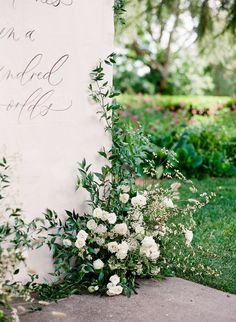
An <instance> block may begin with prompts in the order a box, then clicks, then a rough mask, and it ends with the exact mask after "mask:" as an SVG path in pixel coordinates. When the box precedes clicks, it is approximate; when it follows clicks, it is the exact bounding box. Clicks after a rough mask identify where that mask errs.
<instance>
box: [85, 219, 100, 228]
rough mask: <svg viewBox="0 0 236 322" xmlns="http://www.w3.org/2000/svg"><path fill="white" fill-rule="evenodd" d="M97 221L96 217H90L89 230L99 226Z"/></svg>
mask: <svg viewBox="0 0 236 322" xmlns="http://www.w3.org/2000/svg"><path fill="white" fill-rule="evenodd" d="M97 226H98V225H97V223H96V221H95V220H94V219H90V220H89V221H88V222H87V228H88V229H89V230H95V229H96V228H97Z"/></svg>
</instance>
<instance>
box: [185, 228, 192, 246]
mask: <svg viewBox="0 0 236 322" xmlns="http://www.w3.org/2000/svg"><path fill="white" fill-rule="evenodd" d="M185 239H186V245H187V246H190V245H191V242H192V240H193V232H192V230H186V231H185Z"/></svg>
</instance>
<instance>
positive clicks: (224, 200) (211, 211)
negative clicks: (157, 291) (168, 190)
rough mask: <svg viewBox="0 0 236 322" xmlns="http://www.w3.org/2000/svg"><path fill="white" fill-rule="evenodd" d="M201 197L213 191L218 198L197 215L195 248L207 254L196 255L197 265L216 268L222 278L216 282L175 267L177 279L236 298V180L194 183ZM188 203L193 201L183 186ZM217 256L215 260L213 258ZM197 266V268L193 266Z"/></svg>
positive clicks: (213, 279) (195, 216)
mask: <svg viewBox="0 0 236 322" xmlns="http://www.w3.org/2000/svg"><path fill="white" fill-rule="evenodd" d="M194 183H195V184H196V185H197V186H198V190H199V193H203V192H205V191H209V190H211V191H213V192H215V193H216V198H215V199H214V200H213V201H212V202H211V203H210V204H208V205H207V206H206V207H205V208H203V209H201V210H199V211H197V212H196V213H195V215H194V219H195V221H196V227H195V231H194V232H195V237H196V238H195V240H194V245H196V244H197V245H199V246H200V247H202V248H204V249H206V250H207V252H206V253H205V254H200V253H199V254H196V256H195V258H194V262H195V263H196V264H197V263H199V262H204V263H205V264H207V265H211V266H213V267H214V268H215V269H217V270H218V271H219V272H221V274H220V275H219V276H216V277H215V278H211V277H209V276H204V277H203V276H198V275H197V274H195V273H194V272H192V271H191V269H188V270H187V271H183V270H182V269H181V268H177V267H175V271H176V272H177V276H179V277H182V278H185V279H189V280H191V281H195V282H198V283H201V284H205V285H208V286H211V287H214V288H218V289H220V290H222V291H225V292H231V293H235V294H236V278H235V277H236V256H235V247H236V243H235V234H236V213H235V210H236V199H235V195H236V179H235V178H232V179H227V180H225V178H217V179H214V178H213V179H212V178H207V179H204V180H201V181H197V180H194ZM181 195H182V197H183V198H184V199H187V198H192V195H191V194H190V192H189V189H188V187H187V186H184V185H183V186H182V188H181ZM212 253H214V254H215V255H214V256H212V255H211V254H212ZM193 266H194V265H193Z"/></svg>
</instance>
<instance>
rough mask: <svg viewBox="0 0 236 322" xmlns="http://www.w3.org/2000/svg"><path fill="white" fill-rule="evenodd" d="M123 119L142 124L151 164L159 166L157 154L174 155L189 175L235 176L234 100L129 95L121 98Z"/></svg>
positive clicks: (225, 98) (235, 132)
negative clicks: (148, 145) (169, 150)
mask: <svg viewBox="0 0 236 322" xmlns="http://www.w3.org/2000/svg"><path fill="white" fill-rule="evenodd" d="M121 101H123V102H124V103H125V104H126V106H128V108H127V110H126V111H125V112H124V113H123V115H124V117H125V119H126V120H133V121H135V122H139V123H140V124H142V126H143V129H144V131H145V134H146V135H147V137H148V138H149V140H150V142H151V143H152V151H154V154H153V153H150V154H149V155H148V160H147V161H146V162H145V164H144V166H148V164H149V163H150V162H152V163H153V162H154V163H156V167H158V166H159V162H160V157H159V151H160V149H161V148H163V147H165V148H167V149H171V150H173V151H175V152H176V155H177V159H178V167H179V168H180V169H181V170H182V171H183V172H184V173H185V174H186V175H188V176H195V177H198V178H200V177H203V176H206V175H211V176H216V177H221V176H229V177H230V176H233V175H235V174H236V131H235V121H234V120H235V112H233V111H232V110H234V106H235V105H234V103H235V100H234V99H231V98H227V97H181V96H180V97H178V96H177V97H175V96H174V97H169V96H166V97H165V96H154V97H149V96H128V95H125V96H123V97H122V98H121Z"/></svg>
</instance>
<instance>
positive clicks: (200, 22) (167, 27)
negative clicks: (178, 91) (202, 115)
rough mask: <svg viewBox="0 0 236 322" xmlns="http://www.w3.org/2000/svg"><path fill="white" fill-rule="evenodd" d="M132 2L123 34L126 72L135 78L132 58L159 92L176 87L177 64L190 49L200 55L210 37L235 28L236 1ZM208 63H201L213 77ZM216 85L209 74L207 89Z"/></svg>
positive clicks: (155, 90)
mask: <svg viewBox="0 0 236 322" xmlns="http://www.w3.org/2000/svg"><path fill="white" fill-rule="evenodd" d="M126 6H127V18H126V20H127V22H126V25H125V27H124V28H123V32H122V33H121V36H119V39H118V44H119V45H120V47H121V48H122V51H121V52H124V53H125V54H126V57H127V59H126V61H122V64H123V65H124V64H126V69H125V71H124V72H125V74H126V75H125V76H126V77H127V76H129V77H131V74H130V73H131V70H129V69H131V68H130V67H128V70H127V64H128V63H129V62H131V61H132V62H133V63H132V64H133V66H135V68H137V69H139V71H138V73H137V72H136V71H135V70H133V71H132V73H133V77H134V75H135V74H136V76H139V77H140V76H143V75H142V74H143V73H144V74H145V80H146V81H148V82H149V83H152V85H153V86H148V87H151V88H152V91H154V92H159V93H171V92H173V90H172V88H173V77H172V72H173V68H172V67H173V66H175V64H176V62H177V61H179V60H181V58H183V56H186V53H187V54H188V55H187V56H189V57H191V56H193V57H194V60H195V59H197V60H198V56H199V52H200V51H201V50H202V49H201V44H202V42H203V40H204V39H205V38H206V37H211V38H212V39H214V38H216V37H217V38H219V37H221V36H222V33H225V32H226V31H227V32H228V33H229V32H234V31H235V25H236V1H235V0H232V1H230V0H229V1H224V0H221V1H214V0H213V1H212V0H200V1H199V0H132V1H131V0H129V1H126ZM219 26H220V28H219ZM134 62H135V64H134ZM185 65H186V64H185ZM197 65H198V64H197ZM203 65H204V64H202V62H201V63H200V66H201V68H203V69H204V68H205V67H206V76H207V77H208V78H209V74H210V72H211V69H207V66H203ZM130 66H131V65H130ZM190 67H191V65H190ZM141 69H142V71H141V72H140V70H141ZM174 69H175V70H176V68H174ZM128 72H129V73H128ZM196 72H197V70H196ZM118 74H119V73H118ZM127 74H128V75H127ZM200 75H201V76H202V72H201V73H200ZM129 77H128V78H129ZM118 79H119V75H118ZM136 82H137V79H136ZM121 87H122V86H121ZM211 89H212V86H210V88H209V79H208V81H207V82H206V92H209V91H210V90H211ZM144 91H145V89H144Z"/></svg>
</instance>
